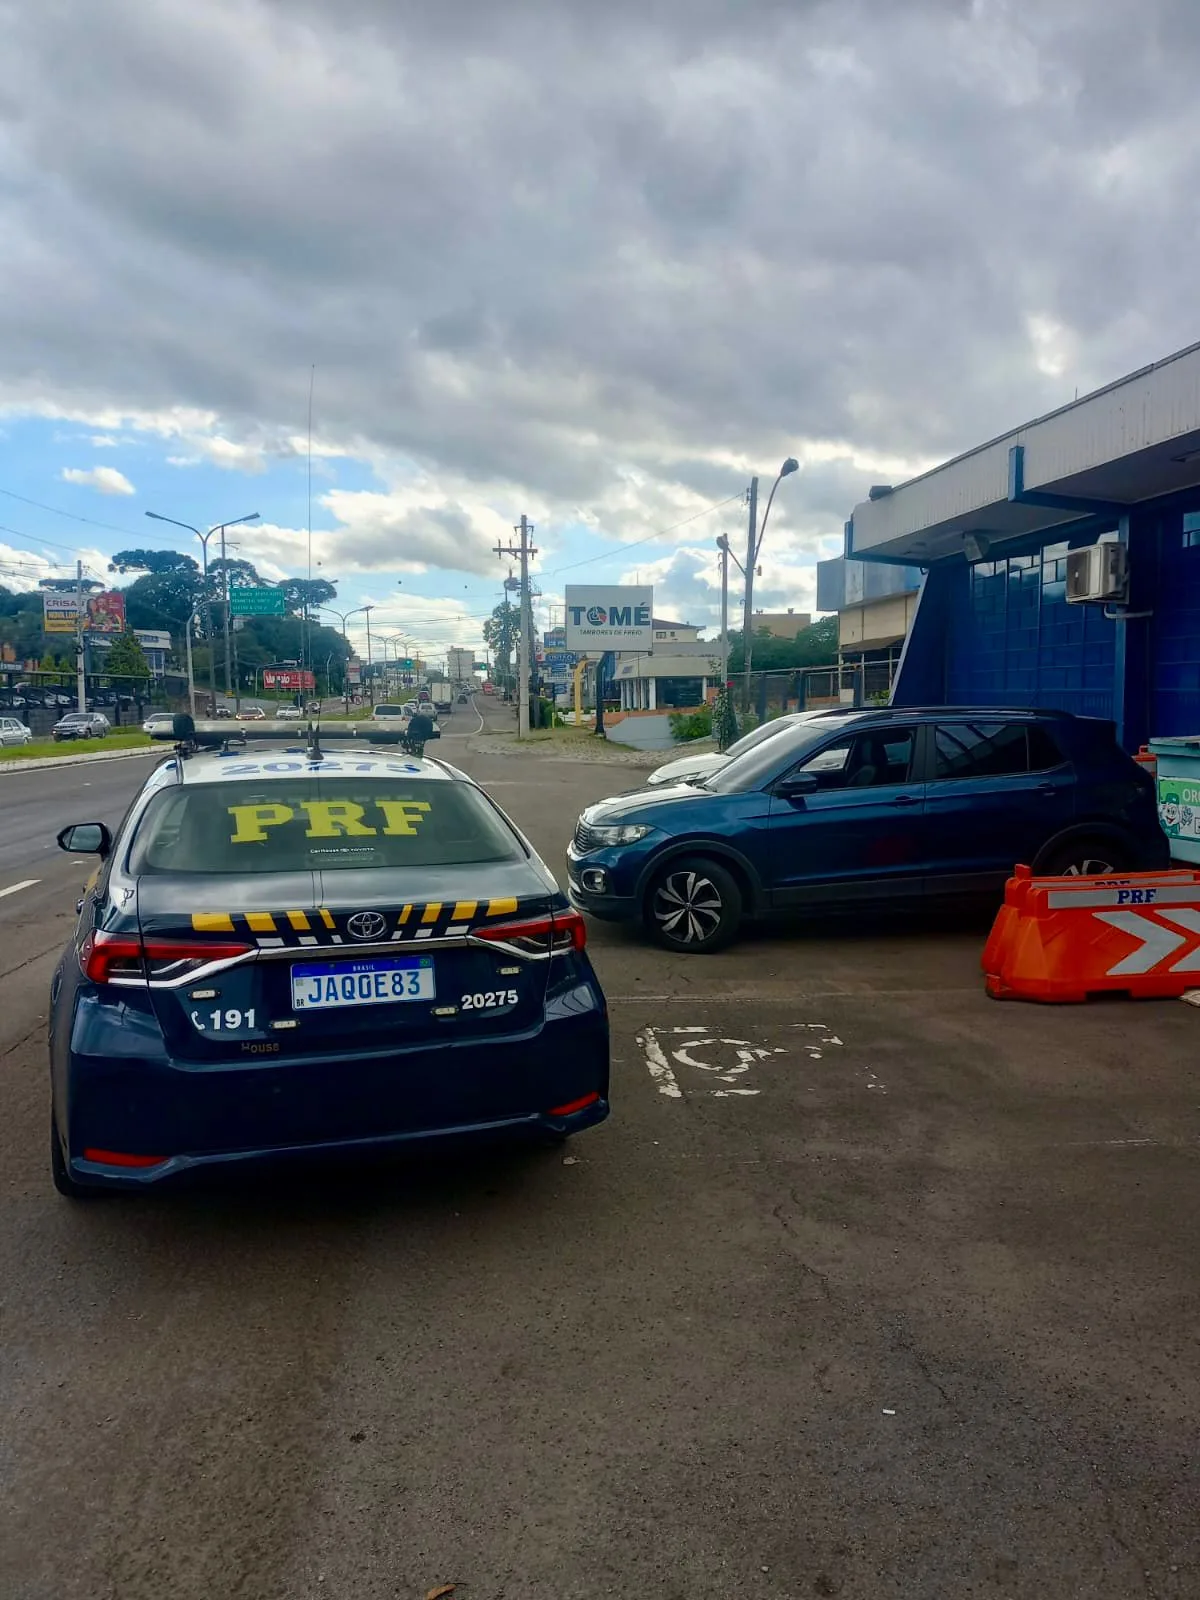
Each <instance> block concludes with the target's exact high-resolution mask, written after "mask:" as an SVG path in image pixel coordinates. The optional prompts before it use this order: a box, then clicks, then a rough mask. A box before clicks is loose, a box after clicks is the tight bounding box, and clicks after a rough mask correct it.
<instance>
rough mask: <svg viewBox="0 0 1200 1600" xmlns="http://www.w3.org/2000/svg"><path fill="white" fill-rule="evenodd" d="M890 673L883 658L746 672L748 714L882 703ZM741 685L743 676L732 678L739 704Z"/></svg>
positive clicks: (759, 715) (758, 717)
mask: <svg viewBox="0 0 1200 1600" xmlns="http://www.w3.org/2000/svg"><path fill="white" fill-rule="evenodd" d="M892 672H893V668H892V666H891V664H890V663H889V662H887V661H867V662H845V663H843V664H842V665H840V666H832V667H805V668H803V669H801V670H800V671H796V672H754V673H751V675H750V709H751V713H752V715H753V716H754V717H755V719H756V720H757V721H759V722H761V721H763V720H764V719H765V718H767V717H771V716H780V715H782V714H783V713H785V712H788V711H816V710H820V709H821V708H822V707H824V706H839V705H845V706H869V705H886V704H887V702H888V697H889V695H890V693H891V688H892ZM744 685H745V678H744V677H737V678H735V679H734V696H735V699H736V701H737V703H738V704H739V705H741V703H742V695H743V693H744Z"/></svg>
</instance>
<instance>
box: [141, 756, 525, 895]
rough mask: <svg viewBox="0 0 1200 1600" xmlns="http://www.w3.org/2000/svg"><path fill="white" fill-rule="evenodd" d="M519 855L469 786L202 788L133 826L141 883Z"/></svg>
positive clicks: (338, 780) (175, 797)
mask: <svg viewBox="0 0 1200 1600" xmlns="http://www.w3.org/2000/svg"><path fill="white" fill-rule="evenodd" d="M522 854H523V852H522V850H521V846H520V844H519V842H518V840H517V838H516V836H515V835H514V834H513V833H511V832H510V831H509V829H508V827H507V826H506V824H505V823H504V821H503V819H502V818H501V817H500V816H499V815H498V814H497V813H496V812H495V811H494V810H493V809H492V807H491V806H490V805H489V804H488V802H487V800H485V799H484V797H483V796H482V795H481V794H479V793H478V792H477V791H476V790H474V789H472V788H471V787H470V786H469V785H467V784H465V783H444V782H441V781H438V782H435V783H431V782H429V781H428V780H426V781H422V780H420V779H416V780H413V781H408V780H406V779H405V778H404V777H403V776H401V775H399V774H398V775H397V776H396V777H395V778H394V779H381V778H375V779H372V778H363V777H356V776H351V775H349V774H347V775H346V776H345V777H335V776H333V774H329V775H328V776H325V777H322V778H316V777H304V778H295V779H291V778H287V779H275V780H274V781H272V782H269V783H262V784H255V783H252V782H250V783H206V784H195V785H188V786H186V787H183V788H175V789H173V790H171V791H170V792H168V793H163V794H159V795H156V796H155V798H154V799H153V800H152V801H151V802H150V804H149V805H148V806H147V808H146V811H145V814H144V815H143V817H142V819H141V821H140V823H139V824H138V828H137V833H136V835H135V838H134V841H133V852H132V857H131V861H130V866H131V868H132V870H133V871H134V872H138V873H158V872H164V873H198V874H205V873H213V872H230V873H239V874H240V873H256V872H311V871H317V870H321V871H324V872H328V871H331V870H336V869H337V868H339V867H444V866H460V865H464V864H466V863H468V862H489V861H519V860H521V859H522Z"/></svg>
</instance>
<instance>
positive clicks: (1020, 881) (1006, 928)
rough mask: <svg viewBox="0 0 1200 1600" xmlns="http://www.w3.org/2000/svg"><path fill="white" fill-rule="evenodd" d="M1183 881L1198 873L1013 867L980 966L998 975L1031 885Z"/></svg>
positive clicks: (1190, 880)
mask: <svg viewBox="0 0 1200 1600" xmlns="http://www.w3.org/2000/svg"><path fill="white" fill-rule="evenodd" d="M1186 883H1200V872H1197V871H1194V870H1189V869H1187V868H1184V867H1180V868H1176V869H1173V870H1169V871H1167V872H1127V873H1122V874H1119V875H1113V876H1111V877H1107V878H1081V877H1079V875H1078V874H1076V873H1072V874H1071V875H1070V876H1063V877H1061V878H1035V877H1034V875H1033V868H1032V867H1024V866H1017V867H1014V868H1013V875H1012V877H1011V878H1010V879H1009V880H1008V882H1007V883H1006V884H1005V885H1004V904H1003V905H1002V906H1001V907H1000V909H999V911H998V912H997V913H996V920H995V921H994V922H993V923H992V931H991V932H990V933H989V934H988V937H987V943H986V944H985V945H984V947H983V956H982V957H981V959H980V966H981V967H982V968H983V971H984V972H985V974H986V975H987V976H988V977H993V976H998V975H999V974H1000V973H1001V971H1002V970H1003V968H1004V963H1005V959H1006V957H1007V955H1008V951H1009V949H1010V948H1011V942H1012V938H1013V934H1014V933H1015V931H1016V927H1017V924H1018V922H1019V920H1020V915H1021V911H1022V908H1023V907H1024V905H1025V899H1026V896H1027V895H1028V893H1029V890H1030V889H1031V888H1038V889H1050V888H1061V889H1072V888H1074V889H1135V888H1142V889H1145V888H1152V887H1156V886H1164V885H1169V884H1186Z"/></svg>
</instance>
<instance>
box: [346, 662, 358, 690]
mask: <svg viewBox="0 0 1200 1600" xmlns="http://www.w3.org/2000/svg"><path fill="white" fill-rule="evenodd" d="M346 682H347V683H349V684H353V685H354V687H355V688H357V687H358V685H359V684H360V683H361V682H362V662H361V661H360V660H359V659H358V657H357V656H351V657H350V659H349V661H347V663H346Z"/></svg>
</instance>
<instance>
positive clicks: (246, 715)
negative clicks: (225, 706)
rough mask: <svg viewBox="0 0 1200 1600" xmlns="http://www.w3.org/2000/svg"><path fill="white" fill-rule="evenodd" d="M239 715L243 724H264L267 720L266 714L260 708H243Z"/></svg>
mask: <svg viewBox="0 0 1200 1600" xmlns="http://www.w3.org/2000/svg"><path fill="white" fill-rule="evenodd" d="M240 715H241V719H242V721H243V722H265V721H266V720H267V713H266V712H265V711H264V710H263V708H262V707H261V706H243V707H242V709H241V713H240Z"/></svg>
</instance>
